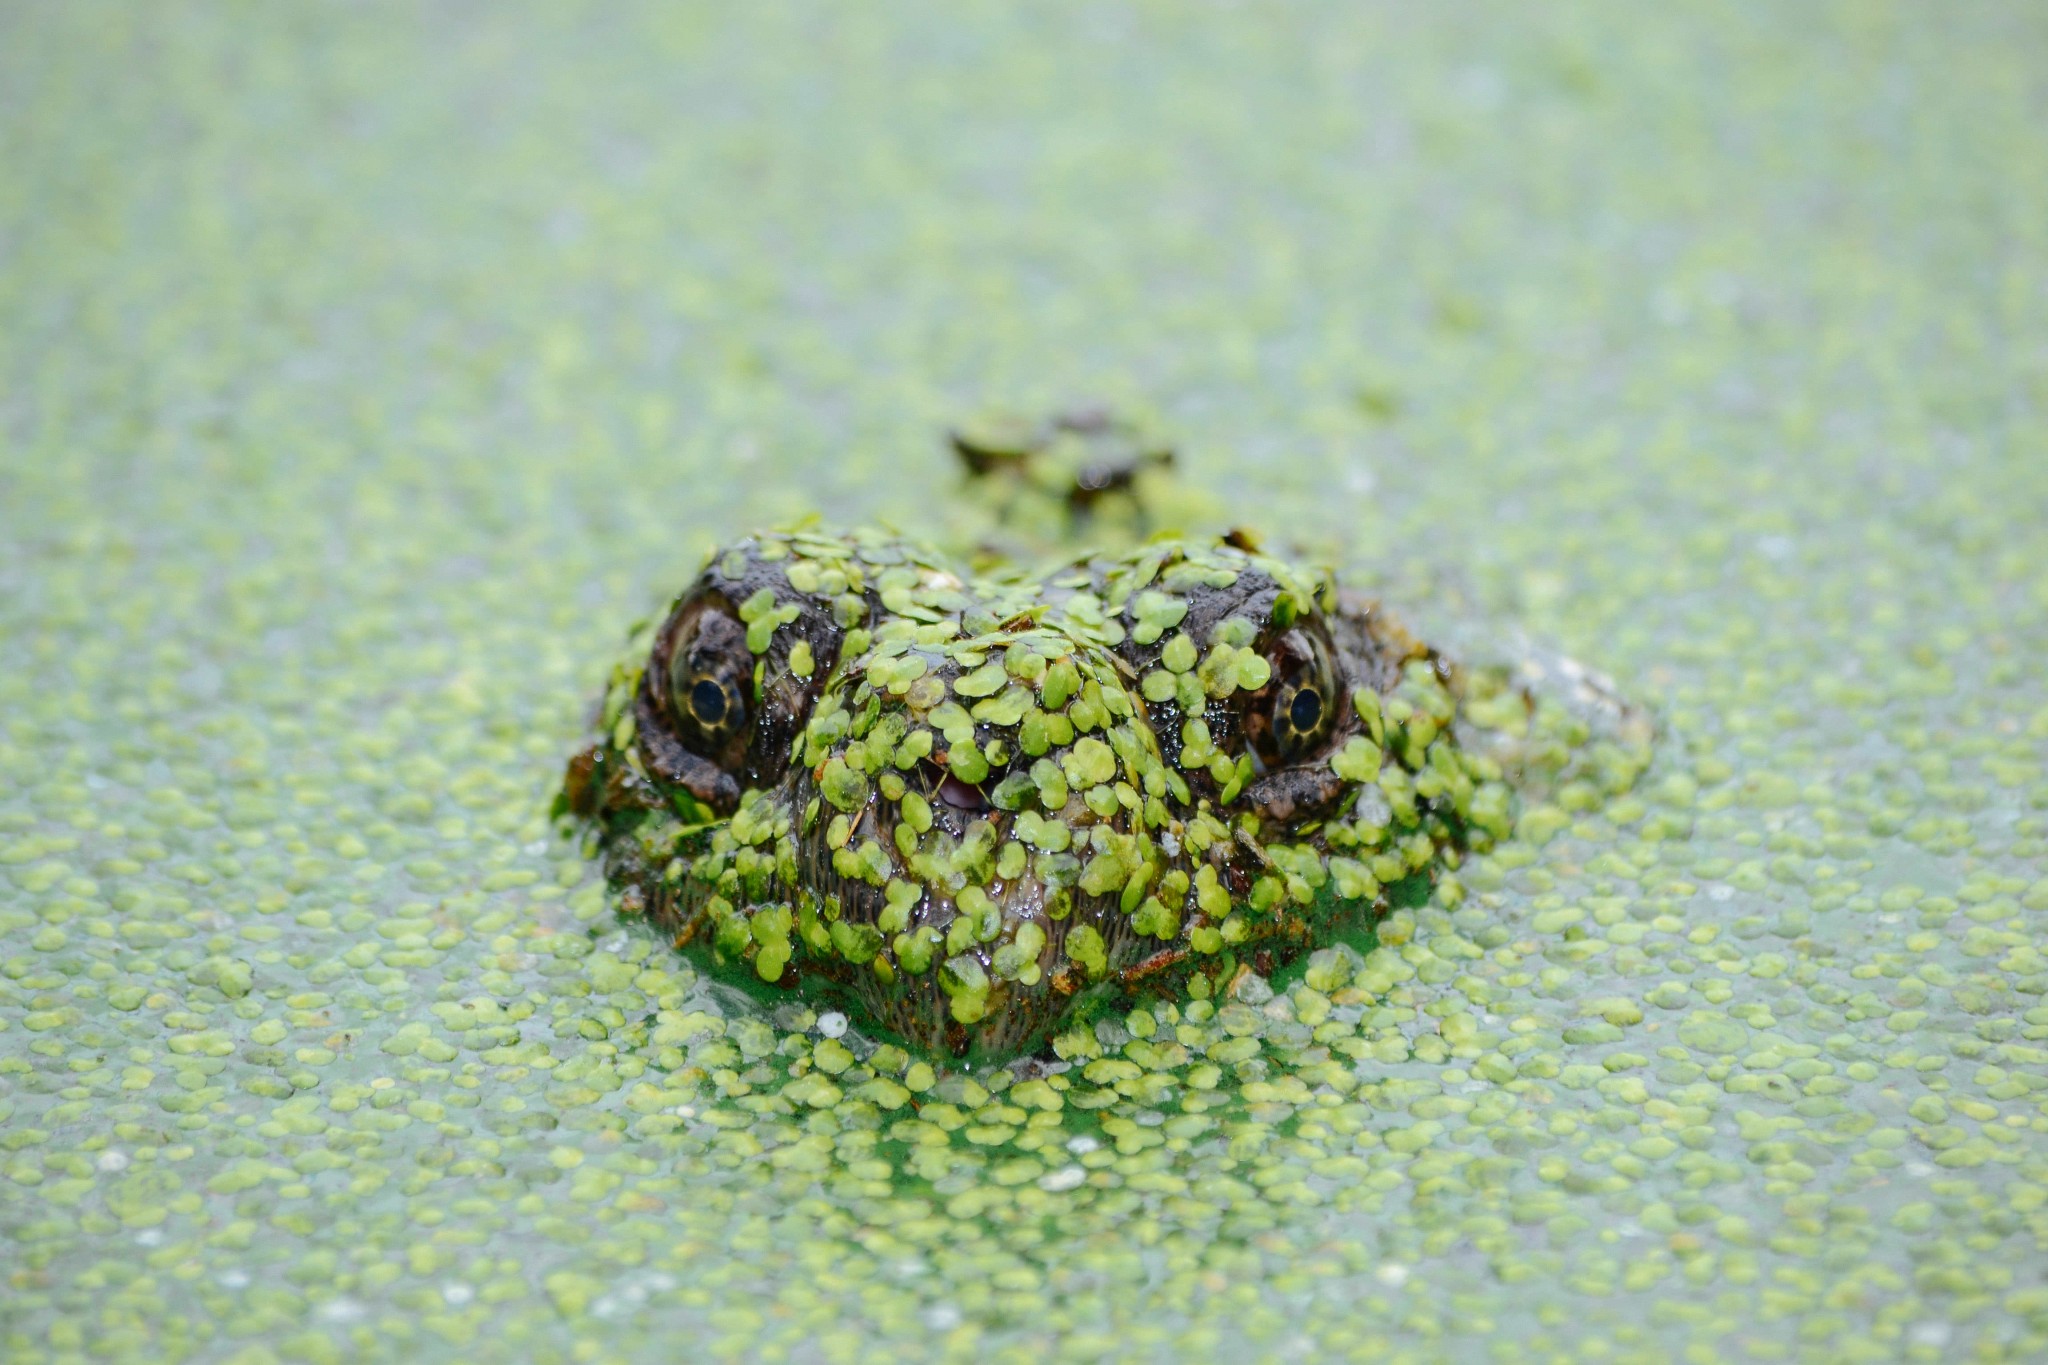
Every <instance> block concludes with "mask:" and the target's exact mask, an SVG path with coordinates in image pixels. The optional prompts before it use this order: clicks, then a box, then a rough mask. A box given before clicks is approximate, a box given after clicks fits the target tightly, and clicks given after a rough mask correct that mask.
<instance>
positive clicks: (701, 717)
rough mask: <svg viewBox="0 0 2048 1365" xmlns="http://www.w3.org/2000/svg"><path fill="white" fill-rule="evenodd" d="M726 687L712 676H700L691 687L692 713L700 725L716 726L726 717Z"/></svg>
mask: <svg viewBox="0 0 2048 1365" xmlns="http://www.w3.org/2000/svg"><path fill="white" fill-rule="evenodd" d="M725 709H726V703H725V689H724V688H723V687H720V686H719V685H718V684H717V683H716V682H714V681H712V680H711V679H710V678H699V679H698V680H697V685H696V686H694V687H692V688H691V689H690V714H691V715H693V716H695V717H696V718H697V723H698V724H699V725H705V726H712V727H716V726H717V725H718V724H719V722H721V721H723V720H724V719H725Z"/></svg>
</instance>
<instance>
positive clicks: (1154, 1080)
mask: <svg viewBox="0 0 2048 1365" xmlns="http://www.w3.org/2000/svg"><path fill="white" fill-rule="evenodd" d="M551 13H552V15H553V17H552V18H540V17H535V16H533V15H522V14H516V13H514V12H512V11H511V10H509V9H506V8H501V7H482V6H477V7H455V6H447V7H438V8H434V9H431V10H424V9H419V8H414V7H403V6H390V7H383V6H378V5H373V4H360V5H347V6H341V5H327V6H317V7H297V8H287V7H283V6H262V7H234V6H198V5H193V6H186V7H177V6H168V5H166V6H148V7H139V6H119V5H102V4H98V3H66V4H62V5H59V4H47V5H15V6H11V7H9V8H8V10H7V12H6V13H5V15H4V16H0V1275H4V1277H5V1279H4V1289H0V1354H4V1355H6V1356H7V1357H8V1358H10V1359H20V1360H25V1361H36V1360H45V1359H50V1360H59V1359H76V1358H85V1357H115V1358H131V1359H139V1360H158V1359H166V1358H204V1359H227V1360H236V1361H248V1362H257V1361H267V1360H271V1359H284V1360H310V1361H318V1360H327V1359H340V1358H344V1357H349V1356H352V1355H365V1356H370V1357H383V1358H394V1359H407V1360H428V1359H438V1358H451V1359H464V1360H477V1361H497V1360H508V1361H509V1360H526V1359H538V1360H572V1359H573V1360H584V1359H589V1360H611V1359H633V1358H642V1359H697V1358H711V1359H723V1358H739V1357H747V1356H758V1357H762V1358H770V1359H792V1360H810V1359H818V1360H827V1361H839V1360H848V1361H851V1360H865V1359H877V1358H882V1357H884V1356H891V1355H893V1356H918V1355H929V1356H934V1357H945V1358H953V1357H958V1358H968V1357H973V1358H988V1359H996V1360H1011V1359H1014V1360H1020V1361H1043V1360H1047V1359H1055V1358H1057V1359H1069V1358H1075V1359H1085V1358H1090V1357H1094V1356H1112V1355H1113V1356H1117V1357H1119V1358H1128V1357H1132V1356H1137V1357H1161V1358H1164V1357H1168V1356H1173V1357H1177V1358H1183V1359H1186V1358H1203V1357H1209V1356H1214V1357H1218V1358H1229V1359H1243V1358H1272V1359H1316V1360H1321V1359H1331V1358H1337V1359H1342V1358H1352V1357H1357V1358H1366V1359H1379V1358H1386V1357H1395V1358H1411V1359H1417V1360H1426V1359H1438V1358H1445V1357H1454V1358H1473V1359H1487V1358H1490V1357H1499V1358H1501V1359H1511V1360H1527V1359H1545V1358H1553V1359H1559V1360H1596V1359H1615V1360H1643V1361H1666V1360H1676V1359H1683V1360H1695V1361H1706V1360H1714V1359H1722V1358H1728V1359H1740V1358H1758V1359H1769V1358H1810V1359H1822V1360H1835V1359H1845V1360H1858V1359H1872V1360H1894V1359H1901V1358H1904V1359H1924V1360H1929V1361H1934V1360H1949V1359H1958V1358H1965V1359H2025V1358H2039V1357H2040V1356H2041V1355H2042V1354H2043V1353H2044V1352H2048V1250H2044V1239H2048V1141H2044V1135H2048V1066H2044V1062H2048V999H2044V992H2048V957H2044V953H2043V948H2044V939H2048V869H2044V861H2048V859H2044V855H2048V775H2044V759H2048V688H2044V686H2043V683H2042V671H2043V664H2044V661H2048V535H2044V533H2043V531H2042V527H2043V525H2044V524H2048V449H2044V435H2048V414H2044V409H2048V177H2044V176H2043V174H2042V171H2041V168H2042V167H2043V166H2044V165H2048V86H2044V84H2043V77H2042V74H2041V73H2042V72H2043V71H2044V70H2048V18H2044V15H2043V14H2042V13H2041V12H2039V11H2038V10H2036V9H2034V8H2030V7H2027V6H2021V5H1993V4H1959V5H1945V6H1940V7H1933V6H1914V5H1905V4H1899V5H1883V4H1874V3H1861V4H1842V5H1823V4H1812V5H1798V6H1772V5H1762V4H1755V5H1734V4H1727V5H1706V4H1698V5H1684V6H1657V7H1630V8H1625V9H1624V8H1619V7H1606V6H1601V7H1597V8H1595V7H1581V6H1576V5H1567V6H1547V7H1542V8H1541V9H1540V10H1539V9H1537V8H1535V7H1525V6H1498V7H1491V6H1460V7H1457V8H1455V9H1438V8H1431V9H1429V10H1427V11H1424V10H1423V9H1421V8H1419V7H1404V6H1393V5H1387V6H1376V7H1363V6H1309V5H1287V6H1281V7H1249V6H1247V7H1241V8H1225V7H1220V6H1218V7H1199V8H1198V7H1189V6H1171V7H1169V6H1164V5H1160V6H1148V7H1126V6H1109V5H1089V6H1070V7H1058V6H1054V7H1045V6H1039V7H1032V8H1030V9H1028V10H1026V9H1022V8H1019V9H1014V10H1013V9H1008V8H1001V7H992V6H984V5H966V6H959V5H952V6H929V7H921V8H912V7H909V6H901V7H878V6H859V7H838V8H836V9H828V8H827V7H824V6H805V7H796V6H749V7H737V6H731V7H712V6H701V7H691V8H688V9H684V8H681V7H654V6H647V7H639V6H616V5H614V6H587V7H576V8H574V9H572V8H571V7H557V8H555V9H554V10H552V11H551ZM1077 395H1078V396H1086V397H1095V398H1102V399H1106V400H1109V401H1114V402H1120V403H1125V404H1142V405H1146V406H1149V407H1151V408H1153V409H1155V410H1156V411H1157V412H1158V413H1159V414H1160V416H1161V417H1162V418H1163V419H1164V420H1165V421H1166V422H1167V423H1168V424H1169V425H1170V426H1171V428H1172V429H1173V430H1175V431H1177V432H1178V433H1180V434H1181V435H1182V437H1183V438H1184V460H1183V466H1184V468H1185V470H1186V471H1187V473H1188V476H1189V477H1190V478H1191V479H1192V480H1194V481H1196V482H1198V483H1200V484H1202V485H1203V486H1205V487H1207V488H1209V489H1212V490H1214V491H1215V492H1216V493H1217V494H1218V495H1219V496H1221V497H1225V498H1228V499H1229V500H1230V501H1231V503H1232V504H1233V505H1234V506H1235V507H1237V508H1239V509H1241V515H1242V516H1243V518H1244V519H1245V520H1247V521H1249V522H1252V523H1254V524H1255V525H1258V526H1260V527H1262V528H1264V529H1266V530H1267V532H1268V534H1269V535H1284V536H1286V537H1289V538H1292V539H1295V540H1299V541H1305V542H1309V543H1311V544H1314V545H1320V546H1323V547H1325V548H1326V549H1327V550H1328V551H1329V552H1330V553H1333V554H1335V555H1337V556H1338V557H1339V558H1340V559H1341V560H1342V562H1343V563H1344V564H1345V565H1346V566H1347V569H1348V571H1349V573H1350V574H1351V576H1352V577H1353V578H1354V579H1355V580H1356V581H1360V582H1366V583H1372V582H1378V583H1381V584H1384V585H1387V586H1388V587H1389V589H1390V590H1391V591H1393V592H1394V593H1395V594H1396V595H1397V596H1400V597H1401V598H1402V599H1403V600H1404V601H1408V602H1412V603H1413V604H1414V611H1415V614H1416V615H1417V616H1418V617H1419V619H1420V620H1421V622H1422V623H1423V624H1424V625H1425V627H1426V628H1428V629H1430V630H1432V631H1436V632H1440V633H1443V634H1445V635H1446V636H1448V637H1449V638H1457V639H1460V640H1461V642H1463V643H1465V644H1466V645H1467V646H1468V647H1473V648H1481V649H1483V648H1485V647H1487V646H1488V643H1489V641H1491V640H1493V639H1494V638H1495V637H1496V635H1497V634H1498V633H1499V632H1501V631H1503V630H1504V629H1505V627H1504V626H1503V625H1502V624H1501V623H1503V622H1514V623H1519V624H1520V625H1521V626H1524V627H1526V628H1527V630H1528V631H1529V633H1530V634H1531V635H1532V636H1533V637H1535V638H1536V639H1538V640H1540V641H1544V642H1548V643H1550V644H1553V645H1556V646H1558V647H1560V648H1562V649H1564V650H1566V651H1568V652H1570V653H1571V654H1573V655H1575V656H1577V657H1580V658H1583V659H1586V660H1588V661H1590V662H1592V663H1594V664H1597V665H1598V666H1600V667H1602V668H1605V669H1607V670H1609V671H1611V672H1612V673H1613V674H1615V675H1616V677H1617V678H1618V679H1619V680H1620V681H1621V684H1622V686H1623V687H1624V689H1625V690H1627V691H1628V692H1629V693H1630V694H1631V695H1633V696H1635V697H1638V698H1640V699H1642V700H1644V701H1647V702H1649V703H1651V704H1652V705H1654V706H1656V707H1657V708H1658V710H1659V712H1660V714H1661V715H1662V716H1663V717H1664V719H1665V722H1666V729H1667V731H1668V736H1667V739H1666V741H1665V746H1664V756H1663V758H1662V759H1661V761H1660V766H1659V767H1658V768H1657V769H1656V770H1654V771H1653V772H1652V773H1651V775H1650V777H1649V778H1648V779H1647V780H1646V782H1645V783H1644V784H1643V786H1642V787H1641V788H1640V789H1639V791H1638V794H1637V795H1636V796H1634V797H1630V798H1625V799H1622V800H1620V801H1618V802H1615V803H1613V804H1611V805H1609V806H1607V807H1605V808H1603V809H1598V810H1576V811H1551V812H1545V813H1544V816H1543V818H1541V819H1539V820H1537V821H1535V822H1534V824H1533V825H1532V827H1531V828H1532V835H1533V834H1547V835H1548V837H1547V838H1543V839H1541V840H1540V841H1539V839H1537V838H1535V837H1531V838H1529V839H1525V840H1523V841H1521V842H1518V843H1517V844H1515V845H1513V846H1511V847H1509V848H1508V849H1506V850H1504V851H1503V852H1501V853H1499V854H1497V855H1495V856H1494V857H1492V858H1490V859H1486V860H1482V861H1479V862H1476V863H1473V864H1468V866H1467V868H1466V870H1465V873H1464V884H1465V887H1466V891H1467V895H1466V896H1465V898H1464V900H1463V901H1462V903H1459V904H1456V905H1444V904H1428V905H1423V906H1420V907H1416V908H1414V909H1411V910H1407V911H1403V912H1401V913H1399V914H1397V915H1396V916H1395V917H1394V919H1393V920H1392V921H1391V922H1390V923H1389V924H1388V926H1387V927H1386V931H1385V932H1384V934H1383V935H1382V943H1381V946H1380V947H1379V948H1378V949H1377V950H1376V951H1375V952H1374V953H1373V954H1372V955H1371V956H1370V957H1369V958H1368V959H1367V960H1366V961H1365V962H1364V963H1363V965H1362V966H1361V967H1360V968H1359V970H1358V971H1356V972H1355V973H1351V974H1348V976H1346V974H1341V973H1340V974H1339V976H1338V978H1335V979H1333V978H1331V977H1329V976H1323V977H1319V978H1317V979H1316V982H1315V984H1311V983H1310V982H1306V981H1304V982H1299V983H1296V984H1293V985H1286V986H1285V988H1284V989H1283V991H1282V993H1281V994H1279V995H1278V996H1276V997H1275V998H1273V999H1271V1000H1259V999H1257V995H1258V993H1257V992H1254V993H1253V998H1252V999H1251V1000H1241V1001H1237V1002H1234V1003H1231V1004H1229V1005H1228V1006H1226V1008H1224V1009H1223V1010H1221V1011H1219V1012H1216V1013H1214V1014H1213V1015H1210V1014H1207V1013H1206V1012H1205V1011H1204V1010H1202V1009H1196V1010H1192V1011H1189V1012H1186V1013H1180V1012H1177V1011H1176V1012H1168V1011H1166V1010H1163V1009H1161V1010H1157V1011H1154V1012H1150V1013H1141V1014H1138V1015H1134V1016H1132V1018H1131V1019H1130V1020H1129V1021H1128V1023H1127V1025H1126V1026H1125V1027H1123V1028H1121V1029H1107V1030H1105V1031H1104V1036H1103V1038H1102V1039H1101V1055H1100V1056H1096V1057H1089V1056H1077V1057H1074V1058H1072V1059H1071V1060H1072V1061H1073V1063H1074V1065H1073V1066H1072V1067H1071V1069H1068V1070H1066V1071H1064V1072H1062V1073H1060V1074H1058V1075H1055V1076H1052V1077H1049V1078H1041V1079H1035V1080H1028V1081H1022V1082H1017V1083H1014V1084H1009V1085H1007V1087H1006V1086H1005V1082H1006V1081H1008V1080H1009V1079H1010V1077H1009V1076H1008V1074H1007V1073H1002V1074H998V1075H995V1076H990V1075H987V1074H978V1075H976V1076H973V1077H962V1076H934V1075H930V1074H927V1073H926V1072H924V1071H922V1070H921V1069H920V1068H917V1067H910V1068H907V1069H905V1068H904V1067H902V1066H900V1065H897V1064H895V1059H893V1058H891V1057H889V1056H888V1055H887V1054H883V1055H882V1056H881V1057H879V1058H876V1057H867V1056H864V1055H863V1054H864V1052H865V1049H862V1048H848V1047H847V1046H846V1042H845V1041H844V1040H828V1039H825V1038H823V1037H821V1036H820V1035H819V1034H818V1033H817V1032H815V1031H810V1032H806V1031H805V1030H806V1028H807V1027H808V1026H809V1025H811V1024H812V1022H813V1021H811V1020H810V1019H808V1018H807V1017H805V1016H804V1015H803V1014H802V1012H801V1011H799V1010H794V1009H793V1010H791V1011H788V1012H786V1013H784V1014H781V1015H774V1014H772V1013H768V1012H764V1011H763V1010H762V1009H761V1008H760V1007H758V1006H755V1005H752V1004H749V1003H747V1002H745V1001H742V1000H740V999H738V998H736V997H733V996H729V995H723V994H719V993H716V992H714V991H713V990H711V989H710V988H709V987H707V986H706V985H705V983H704V982H702V980H701V979H700V978H699V977H698V976H697V975H696V974H695V973H694V972H693V971H692V970H691V969H690V968H689V967H688V966H687V965H686V964H684V963H683V962H682V961H680V960H679V959H678V958H676V957H675V956H674V955H673V954H672V953H671V952H670V951H669V949H668V947H667V945H666V944H665V943H664V942H662V941H660V940H659V939H658V938H656V937H655V936H654V935H652V934H650V933H648V932H646V931H644V930H643V929H642V928H640V927H638V926H635V925H631V924H626V923H623V922H621V921H620V920H619V919H618V918H617V917H616V916H615V915H614V914H613V912H612V911H611V909H610V908H609V907H608V906H607V904H606V903H605V901H604V898H603V894H602V890H601V888H600V886H599V885H598V884H597V882H596V881H595V880H594V879H593V876H592V870H591V869H590V867H589V866H588V865H586V864H585V862H584V861H583V860H581V859H580V858H579V857H578V856H576V850H575V849H574V848H573V847H572V846H570V845H569V844H567V843H565V842H563V841H561V840H560V839H559V838H558V837H557V836H556V835H555V834H554V833H553V832H552V831H551V829H550V827H549V825H548V824H547V822H546V819H545V811H546V804H547V801H548V799H549V798H550V797H551V795H552V792H553V787H554V783H555V780H556V777H557V775H558V773H559V770H560V765H561V762H562V759H563V758H564V756H565V755H566V754H567V752H568V751H569V749H570V748H571V746H572V745H573V743H574V742H575V739H576V737H577V735H578V733H579V730H580V725H581V722H582V719H583V712H584V708H585V707H586V705H587V704H588V702H589V700H590V698H591V696H592V694H593V691H594V689H595V688H596V686H597V685H598V683H599V681H600V674H601V672H602V669H603V667H604V665H605V663H606V661H607V660H608V659H609V657H610V653H611V651H612V649H613V647H614V646H615V643H616V641H617V640H618V639H619V638H620V636H621V634H622V632H623V631H624V629H625V627H626V626H627V625H628V624H629V623H630V622H631V621H633V620H634V619H636V617H638V616H639V615H640V614H641V613H643V612H645V611H646V610H648V609H649V608H650V607H651V606H654V605H656V604H657V603H658V602H660V601H661V600H662V599H663V597H664V594H666V593H669V592H672V591H673V590H674V588H675V587H676V586H677V585H679V584H680V583H681V582H682V581H683V579H684V577H685V575H687V574H688V573H689V572H690V571H691V570H692V569H693V568H694V567H695V564H696V562H697V557H698V555H699V554H700V553H701V552H702V550H703V549H704V548H705V547H706V546H708V545H709V544H710V543H712V542H713V541H714V540H716V539H718V538H720V537H722V536H724V535H727V534H729V533H731V532H732V531H734V530H736V529H744V528H746V527H749V526H751V525H753V524H755V523H757V522H760V521H763V520H767V519H771V518H774V517H778V516H783V515H787V514H791V513H795V512H799V511H802V510H806V509H808V508H811V507H813V506H817V507H823V508H824V509H826V510H827V511H829V512H831V513H833V514H834V515H835V516H838V517H841V518H846V519H851V518H854V517H857V516H859V517H867V516H883V517H889V518H892V519H894V520H896V521H897V522H899V523H902V524H905V525H907V526H910V527H912V528H913V529H920V528H922V529H930V528H933V527H935V526H942V525H943V519H944V502H943V498H942V496H941V495H938V494H935V493H934V489H935V487H937V486H939V485H940V484H941V483H942V482H943V480H944V479H945V478H946V477H948V470H947V466H946V463H945V460H946V457H945V455H944V452H943V451H942V450H941V449H940V448H939V447H938V445H937V443H936V441H935V439H934V436H935V433H936V432H937V431H938V430H939V429H940V428H941V427H942V426H943V425H944V424H945V423H946V422H947V421H948V420H950V419H952V418H954V417H956V416H958V415H959V414H960V413H961V412H963V411H966V410H969V409H971V408H972V407H975V406H977V405H980V404H983V403H988V402H1001V403H1006V404H1009V405H1012V406H1017V407H1022V408H1025V409H1032V408H1037V407H1040V406H1042V405H1047V404H1051V403H1055V402H1064V401H1070V400H1072V399H1073V398H1075V397H1076V396H1077ZM1283 984H1284V983H1283Z"/></svg>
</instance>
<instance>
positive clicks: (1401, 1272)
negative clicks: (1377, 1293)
mask: <svg viewBox="0 0 2048 1365" xmlns="http://www.w3.org/2000/svg"><path fill="white" fill-rule="evenodd" d="M1373 1278H1375V1279H1377V1280H1378V1281H1379V1282H1380V1283H1381V1284H1383V1285H1386V1286H1387V1287H1388V1288H1389V1289H1399V1288H1400V1287H1401V1286H1402V1285H1404V1284H1406V1283H1408V1267H1407V1266H1405V1265H1402V1264H1401V1263H1400V1262H1398V1261H1388V1262H1387V1263H1386V1264H1385V1265H1383V1266H1381V1267H1380V1268H1379V1269H1378V1270H1375V1271H1373Z"/></svg>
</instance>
